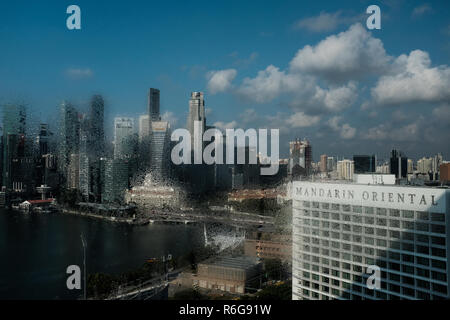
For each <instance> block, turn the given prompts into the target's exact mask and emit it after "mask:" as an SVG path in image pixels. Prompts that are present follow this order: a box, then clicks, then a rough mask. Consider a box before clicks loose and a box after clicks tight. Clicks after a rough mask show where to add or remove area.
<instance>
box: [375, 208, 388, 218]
mask: <svg viewBox="0 0 450 320" xmlns="http://www.w3.org/2000/svg"><path fill="white" fill-rule="evenodd" d="M386 212H387V210H386V209H385V208H377V215H379V216H385V215H386Z"/></svg>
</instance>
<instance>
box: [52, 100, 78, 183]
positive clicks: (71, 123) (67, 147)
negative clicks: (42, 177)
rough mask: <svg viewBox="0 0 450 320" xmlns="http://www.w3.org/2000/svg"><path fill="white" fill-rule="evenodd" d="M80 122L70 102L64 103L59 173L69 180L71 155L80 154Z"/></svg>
mask: <svg viewBox="0 0 450 320" xmlns="http://www.w3.org/2000/svg"><path fill="white" fill-rule="evenodd" d="M79 134H80V122H79V119H78V112H77V111H76V110H75V108H74V107H73V106H72V105H71V104H70V103H68V102H66V101H63V102H62V103H61V106H60V124H59V137H58V144H59V145H58V162H57V163H58V171H59V172H60V173H61V174H62V176H63V178H64V179H67V168H68V166H69V162H70V155H71V154H72V153H78V147H79V143H80V138H79Z"/></svg>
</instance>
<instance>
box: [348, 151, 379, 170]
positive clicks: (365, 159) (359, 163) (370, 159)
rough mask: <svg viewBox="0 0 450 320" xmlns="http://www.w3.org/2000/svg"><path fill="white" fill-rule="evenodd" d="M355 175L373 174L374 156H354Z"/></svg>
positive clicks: (374, 167) (374, 166)
mask: <svg viewBox="0 0 450 320" xmlns="http://www.w3.org/2000/svg"><path fill="white" fill-rule="evenodd" d="M353 162H354V163H355V173H368V172H375V170H376V158H375V155H371V156H368V155H354V156H353Z"/></svg>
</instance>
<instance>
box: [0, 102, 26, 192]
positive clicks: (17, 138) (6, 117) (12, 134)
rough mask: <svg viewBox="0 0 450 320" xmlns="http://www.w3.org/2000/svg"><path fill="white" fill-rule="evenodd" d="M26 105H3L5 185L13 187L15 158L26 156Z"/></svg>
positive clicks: (3, 173)
mask: <svg viewBox="0 0 450 320" xmlns="http://www.w3.org/2000/svg"><path fill="white" fill-rule="evenodd" d="M25 121H26V112H25V106H23V105H15V104H7V105H4V106H3V150H2V152H3V170H2V175H3V177H2V178H3V179H2V180H3V181H2V183H3V185H4V186H6V187H7V188H11V187H12V182H13V181H12V171H13V165H14V163H13V160H14V159H17V157H19V156H22V157H23V156H24V155H23V153H24V142H25V138H24V137H25Z"/></svg>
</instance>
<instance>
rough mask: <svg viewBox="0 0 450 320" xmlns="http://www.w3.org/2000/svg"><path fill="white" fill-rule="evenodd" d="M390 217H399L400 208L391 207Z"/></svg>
mask: <svg viewBox="0 0 450 320" xmlns="http://www.w3.org/2000/svg"><path fill="white" fill-rule="evenodd" d="M389 213H390V216H391V217H400V210H397V209H391V210H389Z"/></svg>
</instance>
